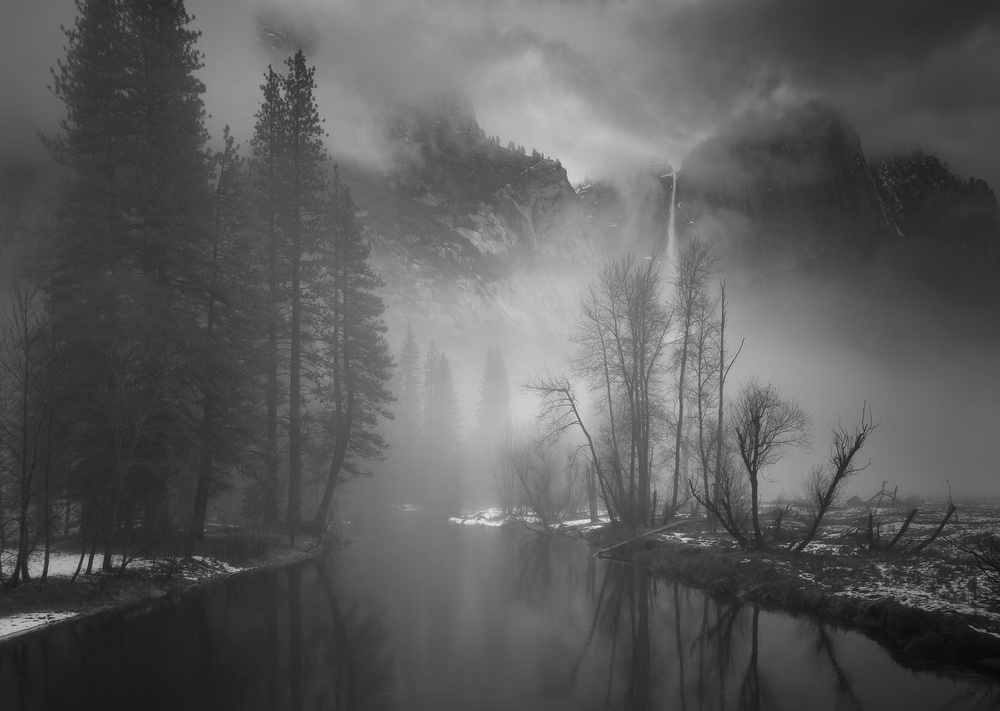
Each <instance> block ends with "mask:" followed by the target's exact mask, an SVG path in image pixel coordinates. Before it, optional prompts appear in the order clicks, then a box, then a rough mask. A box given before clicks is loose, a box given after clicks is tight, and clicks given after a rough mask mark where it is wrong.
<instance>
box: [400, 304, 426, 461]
mask: <svg viewBox="0 0 1000 711" xmlns="http://www.w3.org/2000/svg"><path fill="white" fill-rule="evenodd" d="M396 376H397V386H396V400H397V404H396V432H397V442H396V443H395V446H396V447H397V448H399V449H400V450H405V451H409V450H410V449H411V448H412V446H413V445H414V444H415V442H416V439H417V437H418V435H419V427H420V347H419V346H418V345H417V336H416V334H415V333H414V332H413V328H412V327H411V326H410V324H409V323H407V324H406V332H405V334H404V335H403V345H402V347H401V348H400V351H399V367H398V368H397V369H396Z"/></svg>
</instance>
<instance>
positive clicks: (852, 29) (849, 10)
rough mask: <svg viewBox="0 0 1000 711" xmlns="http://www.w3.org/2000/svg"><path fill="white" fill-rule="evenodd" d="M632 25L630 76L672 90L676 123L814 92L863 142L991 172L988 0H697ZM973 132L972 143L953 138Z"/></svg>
mask: <svg viewBox="0 0 1000 711" xmlns="http://www.w3.org/2000/svg"><path fill="white" fill-rule="evenodd" d="M633 30H634V36H635V37H636V38H638V42H637V47H638V48H640V49H638V51H637V56H640V55H642V54H643V53H647V54H648V56H649V57H650V61H647V62H639V63H638V66H640V67H642V68H643V69H642V71H644V72H646V74H644V75H643V76H641V77H640V79H639V81H641V82H643V83H645V84H646V85H647V87H648V88H649V90H650V91H651V92H654V93H658V94H660V95H661V96H663V97H667V96H670V95H673V96H675V97H676V98H677V103H679V104H680V105H681V106H682V109H681V110H680V111H679V112H676V113H675V114H674V115H675V116H677V118H678V119H679V120H680V121H681V122H683V123H692V122H695V121H697V122H701V123H703V124H712V125H719V124H720V123H721V122H722V121H724V120H728V119H731V118H732V117H733V116H738V115H739V114H740V113H741V112H742V111H744V110H750V109H759V108H766V107H767V106H769V105H774V104H780V103H784V102H789V101H796V100H800V99H802V98H812V97H815V96H821V97H824V98H826V99H828V100H830V101H832V102H833V103H835V104H837V105H838V106H840V107H841V108H843V109H844V110H845V111H846V112H847V114H848V116H849V117H851V118H852V119H853V120H854V121H855V123H856V124H857V125H858V128H859V130H860V132H861V134H862V138H863V139H864V140H865V143H866V144H867V145H868V146H869V147H870V148H874V149H876V150H877V149H880V148H884V147H895V146H893V144H921V145H924V146H925V147H926V148H928V149H931V150H947V151H950V152H952V153H953V155H950V156H944V157H946V158H953V159H954V160H955V161H956V162H959V163H961V164H962V166H963V167H964V168H965V169H967V170H974V171H977V172H979V173H980V174H991V175H992V176H995V175H997V169H996V168H995V167H994V166H996V165H997V164H998V163H1000V133H998V130H1000V129H998V128H997V125H998V124H1000V122H998V121H997V120H996V119H997V118H1000V116H998V111H1000V5H998V4H997V3H996V2H992V1H987V0H968V1H965V2H954V3H941V2H928V1H926V0H899V1H890V0H884V1H882V2H866V1H865V0H838V1H837V2H830V1H828V0H820V1H816V2H801V1H799V0H770V1H767V2H739V1H737V0H708V1H706V2H700V3H691V4H687V5H685V6H682V7H677V8H654V7H653V6H650V8H649V14H648V15H646V16H641V17H639V18H637V21H636V22H635V23H634V24H633ZM654 56H655V59H653V57H654ZM963 134H964V137H963V138H961V139H959V138H958V136H960V135H963ZM974 136H975V137H977V138H978V141H976V142H975V143H978V145H974V144H973V145H972V146H968V145H967V146H965V147H963V146H962V145H961V143H962V142H964V141H965V140H966V139H967V138H972V137H974ZM984 147H985V148H986V150H985V152H984V150H983V149H984Z"/></svg>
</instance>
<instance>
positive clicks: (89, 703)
mask: <svg viewBox="0 0 1000 711" xmlns="http://www.w3.org/2000/svg"><path fill="white" fill-rule="evenodd" d="M392 673H393V666H392V657H391V656H389V654H388V649H387V647H386V633H385V630H384V628H383V627H382V616H381V614H380V611H379V610H377V609H375V608H374V607H373V606H372V605H371V604H370V603H366V602H351V603H345V602H344V597H343V595H342V593H341V592H340V591H338V590H336V589H335V586H334V583H333V581H332V576H331V573H330V570H329V567H328V566H327V565H326V563H325V562H324V561H322V560H316V561H310V562H307V563H303V564H299V565H294V566H290V567H287V568H284V569H280V570H275V571H267V572H266V573H261V574H251V575H244V576H238V577H237V578H234V579H232V580H230V581H229V582H228V583H227V584H226V585H224V586H210V587H208V588H205V589H203V590H201V591H199V592H198V593H196V594H191V595H186V596H184V597H182V598H180V599H178V600H164V601H161V602H159V603H157V604H155V605H152V606H150V607H148V608H146V609H142V610H133V611H130V612H127V613H124V614H120V613H115V614H109V615H104V616H101V617H98V618H94V619H89V620H84V621H82V622H81V623H79V624H76V625H73V626H61V627H56V628H53V629H51V630H47V631H45V632H43V633H41V634H36V635H29V636H26V637H23V638H20V639H16V640H12V641H10V642H8V643H6V644H4V645H2V646H0V709H4V711H6V710H7V709H12V710H14V709H16V710H18V711H28V710H31V711H34V710H35V709H47V710H51V709H95V708H105V709H118V708H123V709H124V708H135V709H140V708H141V709H178V708H184V709H189V708H190V709H196V708H219V709H224V708H233V709H276V710H279V709H288V710H289V711H299V710H300V709H327V708H330V709H332V708H336V709H350V710H359V711H369V710H372V711H374V710H377V709H389V708H392V703H391V696H390V689H391V688H392Z"/></svg>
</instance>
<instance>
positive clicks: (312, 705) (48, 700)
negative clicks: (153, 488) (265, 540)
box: [0, 516, 1000, 711]
mask: <svg viewBox="0 0 1000 711" xmlns="http://www.w3.org/2000/svg"><path fill="white" fill-rule="evenodd" d="M589 552H590V550H589V549H588V547H587V545H586V544H585V543H583V542H581V541H576V540H570V539H566V538H538V537H531V536H529V535H525V534H524V533H523V532H519V531H511V530H502V529H480V528H473V527H461V526H455V525H449V524H444V523H441V522H437V521H430V520H427V519H425V518H422V517H419V516H416V517H410V518H407V517H405V516H400V517H397V518H387V519H386V520H385V521H382V522H380V525H378V526H372V527H371V528H368V529H361V530H359V531H358V532H357V540H356V541H355V542H354V543H353V544H352V545H351V546H349V547H347V548H345V549H344V550H342V551H339V552H337V553H335V554H334V555H332V556H330V557H329V558H328V559H326V560H319V561H314V562H307V563H303V564H299V565H295V566H292V567H289V568H286V569H283V570H280V571H267V572H261V573H257V574H252V575H246V576H239V577H238V578H236V579H233V580H230V581H227V582H226V583H223V584H219V585H214V586H210V587H208V588H207V589H205V590H203V591H201V592H200V593H197V594H193V595H188V596H185V597H183V598H182V599H180V600H176V601H172V602H161V603H159V604H156V605H152V606H150V607H149V608H148V609H146V610H143V611H141V612H136V613H132V614H129V615H127V616H122V615H109V616H104V617H100V618H97V619H91V620H84V621H81V622H80V623H78V624H76V625H73V626H69V627H57V628H54V629H52V630H48V631H46V632H43V633H40V634H36V635H30V636H27V637H24V638H21V639H19V640H16V641H14V642H12V643H8V644H6V645H3V646H2V647H0V709H4V710H5V711H6V710H7V709H48V710H55V709H295V710H298V709H398V710H400V711H402V710H408V709H416V710H423V709H435V710H443V711H448V710H450V709H456V710H457V709H473V710H475V711H480V710H489V709H519V710H521V709H546V710H549V709H551V710H557V711H558V710H560V709H635V710H640V709H681V710H686V709H691V710H692V711H694V710H709V709H788V710H794V709H873V710H878V709H907V710H910V711H918V710H920V709H941V710H944V709H949V710H950V709H987V708H997V707H1000V691H998V688H997V687H996V686H995V685H993V684H991V683H989V682H985V681H981V680H977V679H973V678H969V677H965V678H948V677H946V676H942V675H939V674H934V673H914V672H911V671H908V670H906V669H903V668H901V667H899V666H897V665H896V664H894V663H893V662H892V661H891V660H890V659H889V657H888V655H887V654H886V653H885V652H883V651H882V650H881V649H880V648H879V647H878V646H877V645H876V644H875V643H873V642H871V641H869V640H867V639H865V638H864V637H862V636H860V635H856V634H849V633H843V632H839V631H836V630H833V629H830V628H827V627H824V626H821V625H818V624H817V623H815V622H813V621H810V620H808V619H796V618H792V617H788V616H784V615H778V614H773V613H768V612H763V611H760V610H757V609H755V608H753V607H751V606H739V605H735V604H731V603H719V602H716V601H713V600H711V599H710V598H708V597H707V596H705V595H704V594H703V593H701V592H699V591H695V590H690V589H688V588H685V587H684V586H682V585H676V584H672V583H665V582H663V581H654V580H652V579H651V578H649V577H648V576H646V575H644V574H643V573H641V572H639V571H635V570H633V569H632V568H630V567H627V566H624V565H620V564H617V563H613V562H608V561H599V560H596V559H594V558H588V553H589Z"/></svg>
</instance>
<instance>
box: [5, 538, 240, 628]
mask: <svg viewBox="0 0 1000 711" xmlns="http://www.w3.org/2000/svg"><path fill="white" fill-rule="evenodd" d="M121 562H122V557H121V556H115V557H114V558H113V565H114V567H115V568H117V567H119V566H121ZM44 565H45V560H44V557H43V556H42V554H40V553H39V554H36V555H33V556H32V557H31V558H30V559H29V560H28V572H29V573H30V574H31V577H32V578H40V577H41V575H42V568H43V567H44ZM78 565H80V554H79V553H67V552H65V551H59V550H54V551H52V552H51V554H50V556H49V569H48V577H50V578H70V577H72V576H73V574H74V573H75V572H76V570H77V566H78ZM86 569H87V562H86V560H84V562H83V565H82V566H81V567H80V576H81V577H87V576H86V573H85V572H84V571H86ZM130 569H131V570H155V569H159V570H162V571H164V574H165V575H166V574H167V572H168V571H169V572H170V573H171V574H172V576H173V578H174V579H176V580H183V581H185V582H198V581H201V580H206V579H209V578H214V577H217V576H222V575H231V574H233V573H238V572H239V571H240V570H242V568H240V567H238V566H234V565H230V564H229V563H225V562H223V561H221V560H217V559H215V558H208V557H205V556H192V557H191V558H136V559H135V560H132V561H131V562H129V564H128V565H127V566H126V568H125V570H126V573H127V571H128V570H130ZM91 577H93V576H91ZM78 614H80V613H79V612H67V611H58V612H57V611H53V610H42V611H38V610H36V611H32V612H22V613H17V614H14V615H8V616H5V617H0V638H3V637H6V636H7V635H12V634H17V633H19V632H24V631H26V630H30V629H33V628H35V627H42V626H45V625H49V624H52V623H53V622H58V621H59V620H64V619H67V618H69V617H75V616H76V615H78Z"/></svg>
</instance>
